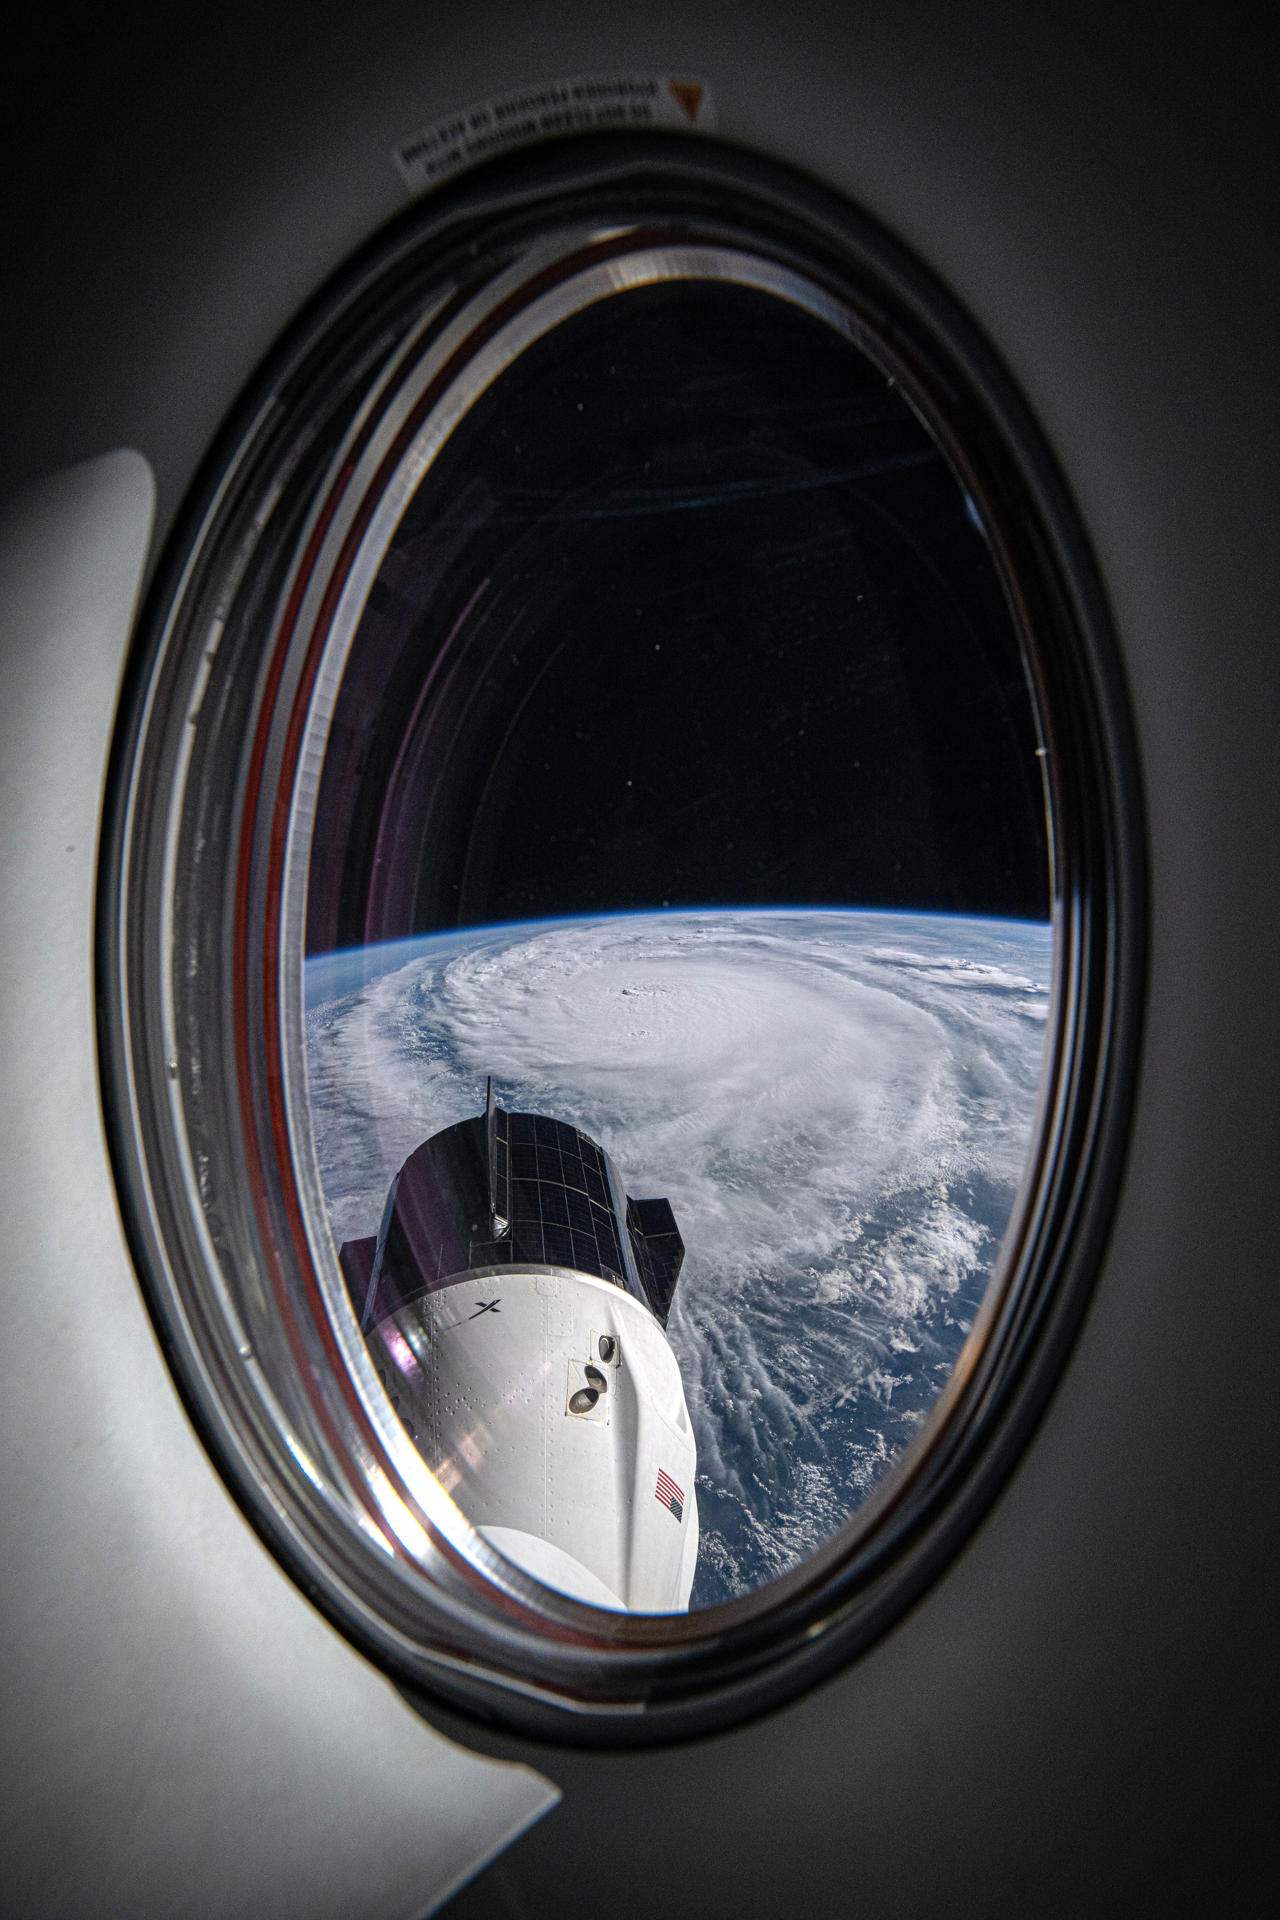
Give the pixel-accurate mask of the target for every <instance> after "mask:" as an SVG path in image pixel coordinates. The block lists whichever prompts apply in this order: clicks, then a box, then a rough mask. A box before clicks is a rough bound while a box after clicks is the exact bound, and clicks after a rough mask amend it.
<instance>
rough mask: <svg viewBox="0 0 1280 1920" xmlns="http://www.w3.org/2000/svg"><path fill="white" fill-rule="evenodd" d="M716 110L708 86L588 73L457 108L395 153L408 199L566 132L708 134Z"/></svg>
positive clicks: (662, 77) (678, 80)
mask: <svg viewBox="0 0 1280 1920" xmlns="http://www.w3.org/2000/svg"><path fill="white" fill-rule="evenodd" d="M714 126H715V108H714V105H713V103H712V100H711V97H710V95H709V93H708V91H707V88H706V86H705V84H704V83H703V82H702V81H701V80H693V79H690V78H688V77H687V76H678V77H671V76H669V75H666V74H634V73H622V74H586V75H582V76H581V77H580V78H578V79H576V80H553V81H549V82H547V84H545V85H542V86H532V87H516V88H513V89H512V90H511V92H510V93H500V94H497V95H495V97H494V98H493V99H492V100H482V101H480V102H479V104H478V105H476V106H472V107H463V108H460V109H459V111H458V112H457V113H450V114H446V115H444V116H443V118H441V119H439V120H434V121H432V123H431V125H430V126H427V127H423V129H422V131H421V132H420V133H415V134H413V135H412V136H411V138H410V139H408V140H405V141H403V142H402V143H401V144H400V146H398V147H397V148H396V151H395V156H394V157H395V163H396V168H397V170H398V172H399V174H400V177H401V179H402V180H403V181H404V183H405V185H406V186H407V187H408V189H409V191H410V193H425V192H426V191H427V189H428V188H429V187H434V186H438V185H439V183H440V182H441V181H442V180H447V179H448V178H449V177H450V175H451V174H455V173H461V172H462V170H463V169H464V168H465V167H474V166H477V165H478V164H479V163H480V161H482V160H490V159H492V158H493V156H494V154H495V153H505V152H507V151H508V150H509V149H510V148H512V147H525V146H530V145H532V143H533V142H534V141H536V140H554V139H558V138H559V137H560V135H562V134H566V133H597V132H600V131H602V130H604V129H609V130H610V131H617V130H618V129H619V128H621V129H622V130H624V131H625V130H627V129H635V128H645V127H666V128H678V129H680V130H681V131H683V132H685V133H688V132H689V131H690V129H691V128H692V129H694V130H696V131H698V132H709V131H711V130H712V129H713V128H714Z"/></svg>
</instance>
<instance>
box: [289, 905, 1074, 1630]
mask: <svg viewBox="0 0 1280 1920" xmlns="http://www.w3.org/2000/svg"><path fill="white" fill-rule="evenodd" d="M1051 962H1052V932H1051V929H1050V927H1049V926H1048V925H1045V924H1042V923H1040V922H1035V921H1010V920H995V919H985V918H965V917H962V916H957V915H949V914H933V913H918V912H912V913H902V912H895V911H892V910H885V909H878V908H877V909H841V908H796V909H788V908H767V909H759V908H743V909H734V908H714V909H692V908H687V909H675V910H658V911H650V912H641V913H636V912H627V913H618V914H602V915H598V916H575V917H574V918H572V919H567V918H566V919H555V920H538V921H522V922H514V923H510V924H507V925H499V926H489V927H481V928H467V929H463V930H450V931H449V932H447V933H440V934H426V935H422V936H420V937H418V938H416V939H412V940H407V941H400V942H396V943H395V944H394V945H384V946H380V947H370V948H365V949H354V950H350V949H349V950H347V951H345V952H342V953H337V954H324V955H319V956H316V957H313V958H312V959H310V960H308V961H307V963H306V968H305V998H306V1054H307V1073H308V1087H309V1102H310V1113H311V1125H312V1130H313V1135H314V1140H315V1147H316V1154H317V1160H318V1165H319V1170H320V1175H321V1181H322V1185H323V1189H324V1195H325V1202H326V1206H327V1208H328V1213H329V1220H330V1225H331V1228H332V1230H333V1234H334V1237H335V1240H336V1241H337V1242H338V1243H339V1244H340V1243H341V1242H342V1241H343V1240H345V1239H349V1238H354V1237H358V1236H361V1235H364V1234H368V1233H373V1232H376V1230H377V1225H378V1221H379V1219H380V1217H381V1213H382V1208H383V1204H384V1202H385V1199H386V1194H387V1189H388V1187H389V1185H390V1183H391V1179H392V1177H393V1176H394V1174H395V1173H396V1172H397V1170H398V1169H399V1167H400V1166H401V1165H402V1163H403V1161H404V1160H405V1159H406V1157H407V1156H408V1154H409V1153H411V1152H412V1150H413V1149H414V1148H415V1147H416V1146H418V1145H419V1143H420V1142H421V1141H423V1140H424V1139H426V1138H427V1136H428V1135H429V1134H432V1133H435V1132H437V1131H438V1130H439V1129H440V1128H441V1127H445V1126H449V1125H451V1124H452V1123H453V1122H454V1121H456V1120H461V1119H464V1118H466V1117H467V1116H468V1115H471V1114H475V1113H477V1112H478V1111H479V1110H480V1107H481V1105H482V1103H483V1097H484V1084H485V1079H486V1077H487V1076H488V1075H490V1074H491V1075H492V1076H493V1081H494V1086H495V1089H496V1090H497V1092H498V1095H499V1098H500V1099H501V1101H502V1103H503V1104H504V1105H505V1106H507V1107H510V1108H514V1109H517V1110H526V1111H533V1112H538V1113H545V1114H549V1115H551V1116H552V1117H554V1118H555V1119H559V1120H567V1121H570V1122H571V1123H572V1124H573V1125H575V1126H577V1127H580V1128H581V1129H582V1130H583V1131H584V1132H585V1133H588V1134H590V1135H591V1136H592V1137H593V1138H594V1139H596V1140H599V1141H600V1142H601V1144H602V1145H603V1146H604V1147H605V1148H606V1149H607V1150H608V1151H609V1153H610V1154H611V1155H612V1156H613V1158H614V1160H615V1161H616V1163H617V1166H618V1169H619V1171H620V1173H621V1175H622V1179H623V1183H624V1185H625V1186H626V1188H627V1191H628V1192H630V1193H633V1194H665V1195H666V1196H667V1197H668V1198H669V1199H670V1201H671V1204H672V1207H673V1208H674V1210H675V1215H676V1220H677V1222H678V1224H679V1227H680V1231H681V1234H682V1235H683V1238H684V1241H685V1247H686V1253H685V1262H684V1268H683V1271H682V1274H681V1277H680V1282H679V1285H678V1287H677V1290H676V1297H675V1303H674V1305H673V1308H672V1312H671V1319H670V1325H669V1329H668V1331H669V1334H670V1338H671V1343H672V1346H673V1348H674V1350H675V1353H676V1357H677V1359H678V1361H679V1363H680V1369H681V1373H682V1375H683V1377H684V1383H685V1394H686V1398H687V1400H688V1404H689V1412H690V1415H691V1417H692V1420H693V1424H694V1430H695V1435H696V1439H697V1447H698V1478H697V1493H698V1510H699V1519H700V1524H701V1528H702V1545H701V1549H700V1553H699V1559H698V1570H697V1574H696V1577H695V1581H694V1588H693V1595H692V1600H691V1604H692V1605H693V1606H695V1607H701V1606H709V1605H713V1604H715V1603H716V1602H719V1601H722V1600H728V1599H732V1598H735V1597H737V1596H738V1595H740V1594H743V1593H745V1592H748V1591H751V1590H753V1589H754V1588H756V1587H758V1586H760V1585H762V1584H763V1583H764V1582H765V1581H767V1580H769V1579H772V1578H775V1577H776V1576H777V1575H779V1574H781V1573H784V1572H785V1571H787V1569H788V1568H790V1567H792V1566H794V1565H795V1564H796V1563H797V1562H798V1561H799V1560H801V1559H803V1558H804V1557H805V1556H806V1555H807V1554H808V1553H810V1552H811V1551H812V1550H813V1549H814V1548H815V1547H817V1546H819V1545H820V1544H821V1543H822V1542H823V1541H824V1540H826V1539H827V1538H829V1537H830V1535H831V1534H832V1533H834V1532H835V1531H836V1530H837V1529H838V1528H839V1527H840V1526H841V1525H842V1524H843V1523H844V1522H845V1521H846V1520H847V1519H848V1518H849V1517H850V1515H851V1514H852V1513H853V1512H854V1511H855V1510H856V1509H857V1507H858V1506H859V1505H860V1504H861V1503H862V1502H863V1501H864V1500H865V1499H866V1497H867V1495H868V1494H869V1493H870V1492H871V1491H872V1489H873V1488H874V1487H875V1486H877V1485H878V1484H879V1482H880V1481H881V1480H882V1479H883V1477H884V1475H885V1473H886V1472H887V1471H888V1469H889V1468H890V1466H891V1465H892V1464H893V1461H894V1460H895V1459H896V1458H897V1457H898V1455H899V1454H900V1453H901V1452H902V1450H903V1448H904V1446H905V1445H906V1444H907V1443H908V1442H909V1441H910V1440H911V1439H912V1438H913V1437H914V1436H915V1434H916V1433H917V1431H918V1430H919V1428H920V1426H921V1424H922V1423H923V1421H924V1420H925V1419H926V1417H927V1415H928V1413H929V1411H930V1408H931V1407H932V1405H933V1403H934V1401H935V1399H936V1397H937V1394H938V1391H939V1389H940V1388H941V1386H942V1385H943V1384H944V1383H945V1381H946V1379H947V1378H948V1376H949V1375H950V1373H951V1370H952V1368H953V1366H954V1364H955V1360H956V1357H957V1355H958V1354H959V1351H960V1349H961V1347H962V1345H963V1343H964V1340H965V1337H966V1335H967V1333H968V1331H969V1328H970V1326H971V1324H972V1321H973V1317H974V1315H975V1313H976V1311H977V1309H978V1306H979V1304H980V1302H981V1300H982V1296H983V1294H984V1292H985V1290H986V1287H987V1284H988V1281H989V1279H990V1277H991V1274H992V1271H993V1268H994V1266H995V1263H996V1260H997V1257H998V1254H999V1251H1000V1245H1001V1242H1002V1240H1003V1238H1004V1234H1005V1230H1006V1227H1007V1225H1008V1222H1009V1217H1010V1214H1011V1212H1012V1209H1013V1206H1014V1203H1015V1200H1016V1197H1017V1192H1018V1188H1019V1184H1020V1182H1021V1180H1022V1177H1023V1172H1024V1168H1025V1166H1026V1162H1027V1157H1028V1152H1029V1149H1030V1145H1031V1140H1032V1135H1033V1131H1034V1128H1035V1124H1036V1113H1037V1103H1038V1092H1039V1083H1040V1077H1041V1068H1042V1056H1043V1047H1044V1035H1045V1028H1046V1020H1047V1015H1048V1005H1049V985H1050V972H1051Z"/></svg>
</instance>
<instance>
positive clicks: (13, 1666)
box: [0, 452, 558, 1920]
mask: <svg viewBox="0 0 1280 1920" xmlns="http://www.w3.org/2000/svg"><path fill="white" fill-rule="evenodd" d="M152 505H153V487H152V480H151V474H150V470H149V468H148V466H147V463H146V462H145V461H144V460H143V459H142V458H141V456H140V455H138V454H136V453H131V452H120V453H114V454H109V455H107V456H105V457H104V458H101V459H98V460H94V461H90V462H88V463H87V464H85V465H83V466H80V467H78V468H76V469H74V470H73V471H71V472H69V473H66V474H63V475H61V476H59V477H57V478H55V479H53V480H50V481H48V482H46V483H44V484H43V485H41V486H40V487H38V488H36V489H34V490H33V491H31V492H29V493H28V494H27V495H26V496H24V497H23V498H21V499H20V500H19V501H18V502H17V503H16V505H14V506H13V507H12V508H11V510H10V513H9V515H8V518H7V520H6V521H5V523H4V524H3V526H2V527H0V682H2V683H3V686H4V693H5V697H4V700H3V703H2V704H0V1219H2V1221H3V1242H4V1263H3V1274H2V1278H0V1286H2V1287H3V1299H4V1307H3V1313H4V1329H5V1337H4V1342H3V1348H2V1350H0V1351H2V1356H3V1357H2V1360H0V1365H2V1367H3V1372H2V1374H0V1509H2V1510H3V1512H4V1514H5V1527H6V1548H5V1553H4V1555H3V1567H4V1575H3V1594H2V1597H0V1617H2V1618H3V1620H4V1624H5V1630H6V1634H5V1665H6V1675H7V1678H6V1685H5V1699H6V1706H5V1724H4V1727H3V1732H2V1734H0V1741H2V1744H3V1750H4V1754H5V1759H6V1762H7V1763H8V1765H9V1767H10V1768H11V1769H12V1772H13V1778H12V1780H11V1782H10V1783H9V1784H8V1785H7V1786H6V1789H5V1792H4V1794H3V1797H2V1799H3V1809H4V1816H5V1823H6V1826H7V1828H8V1832H7V1833H6V1836H5V1841H4V1847H3V1851H4V1856H5V1859H6V1863H7V1865H6V1876H5V1877H6V1882H7V1886H6V1894H5V1905H6V1909H7V1910H8V1911H10V1912H13V1913H21V1914H23V1915H24V1916H26V1917H27V1920H33V1917H34V1916H36V1915H40V1914H46V1913H47V1914H53V1913H57V1914H89V1913H104V1912H108V1911H109V1912H111V1913H118V1914H125V1913H139V1914H140V1913H144V1912H145V1913H147V1914H159V1913H177V1912H190V1911H192V1910H198V1911H199V1912H200V1913H201V1914H202V1915H206V1916H210V1920H212V1917H213V1916H219V1915H233V1914H234V1915H242V1914H262V1915H268V1914H269V1915H271V1916H272V1920H276V1917H277V1916H278V1917H279V1920H287V1916H291V1915H296V1916H298V1920H321V1917H322V1916H328V1915H332V1916H333V1920H351V1916H353V1915H357V1914H358V1915H376V1914H382V1913H386V1914H395V1915H402V1914H414V1915H419V1914H422V1913H424V1912H426V1911H428V1910H431V1909H433V1908H434V1907H435V1906H436V1905H437V1904H438V1903H439V1902H440V1901H441V1900H443V1899H444V1898H445V1897H446V1896H447V1895H448V1893H449V1892H450V1891H452V1890H453V1889H454V1888H455V1887H456V1886H457V1885H458V1884H459V1883H460V1882H461V1881H463V1880H465V1879H466V1878H467V1877H468V1876H469V1875H470V1874H471V1873H473V1872H474V1871H475V1870H476V1869H477V1868H478V1867H479V1866H481V1865H483V1864H484V1862H485V1861H487V1860H488V1859H490V1858H491V1857H492V1856H493V1854H494V1853H496V1852H497V1851H498V1850H499V1849H500V1848H501V1847H503V1846H504V1845H505V1844H506V1843H507V1841H509V1840H510V1839H511V1838H512V1837H513V1836H514V1835H515V1834H516V1833H518V1832H520V1831H522V1830H523V1829H524V1828H525V1827H526V1826H527V1825H528V1824H529V1823H530V1822H531V1821H532V1820H535V1819H536V1818H537V1817H538V1815H539V1814H541V1813H543V1812H544V1811H545V1810H546V1809H547V1808H548V1807H549V1806H551V1805H553V1804H554V1802H555V1800H556V1799H557V1797H558V1795H557V1792H556V1789H555V1788H554V1787H552V1786H551V1785H550V1784H549V1783H548V1782H547V1781H545V1780H543V1779H542V1778H541V1777H540V1776H539V1775H538V1774H536V1773H534V1772H533V1771H532V1770H531V1769H529V1768H525V1767H520V1766H515V1765H508V1764H504V1763H500V1762H496V1761H492V1760H486V1759H481V1758H479V1757H477V1756H475V1755H472V1754H469V1753H466V1752H464V1751H463V1750H462V1749H461V1748H459V1747H456V1746H454V1745H453V1744H452V1743H451V1742H449V1741H448V1740H446V1739H444V1738H443V1737H442V1736H441V1735H439V1734H437V1733H435V1732H434V1731H432V1730H431V1729H430V1728H429V1727H427V1726H426V1725H425V1724H424V1722H423V1721H421V1720H420V1719H419V1718H418V1717H417V1716H416V1715H415V1714H413V1713H412V1711H411V1710H410V1709H409V1708H408V1707H407V1706H405V1705H404V1703H403V1702H402V1701H401V1699H400V1698H399V1696H398V1695H397V1693H396V1692H395V1690H394V1688H393V1687H392V1686H391V1685H390V1683H389V1682H388V1681H386V1680H384V1679H383V1678H382V1677H381V1675H379V1674H378V1673H377V1672H376V1671H375V1670H374V1669H373V1668H372V1667H371V1666H370V1665H369V1664H368V1663H367V1662H366V1661H365V1660H363V1659H361V1658H360V1657H359V1656H358V1655H357V1654H356V1653H354V1652H353V1651H352V1650H351V1649H350V1648H349V1647H348V1645H347V1644H346V1642H345V1641H344V1640H342V1639H341V1638H340V1637H339V1636H338V1635H337V1634H336V1633H334V1632H333V1631H332V1629H331V1628H330V1627H329V1626H328V1625H327V1624H326V1623H325V1622H324V1621H323V1620H322V1619H321V1618H320V1616H319V1615H318V1614H317V1613H316V1612H315V1611H314V1610H313V1609H312V1608H311V1607H310V1606H309V1605H308V1603H307V1602H306V1600H304V1598H303V1597H302V1595H301V1594H300V1593H299V1592H298V1591H297V1590H296V1589H295V1588H294V1587H293V1585H292V1584H291V1583H290V1582H289V1581H288V1580H286V1579H284V1578H283V1577H282V1576H281V1574H280V1571H279V1568H278V1567H277V1565H276V1563H275V1561H274V1560H273V1559H272V1558H271V1556H270V1554H269V1553H268V1552H267V1551H266V1549H265V1548H264V1547H262V1546H261V1545H260V1544H259V1542H258V1541H257V1539H256V1538H255V1536H254V1535H253V1533H252V1532H251V1531H250V1529H249V1527H248V1526H247V1525H246V1524H245V1522H244V1520H243V1518H242V1516H241V1515H240V1513H239V1512H238V1511H237V1509H236V1507H235V1506H234V1504H233V1503H232V1501H231V1498H230V1496H229V1494H228V1493H227V1491H226V1489H225V1487H224V1486H223V1483H222V1481H221V1479H220V1478H219V1476H218V1474H217V1473H216V1471H215V1470H214V1468H213V1467H212V1465H211V1464H210V1462H209V1460H208V1459H207V1457H206V1456H205V1453H204V1451H203V1449H202V1447H201V1445H200V1443H199V1441H198V1440H197V1438H196V1436H195V1434H194V1433H193V1432H192V1430H191V1427H190V1425H189V1424H188V1421H187V1418H186V1415H185V1414H184V1412H183V1410H182V1408H181V1406H180V1404H179V1402H178V1398H177V1395H176V1393H175V1391H174V1388H173V1385H172V1382H171V1380H170V1377H169V1374H168V1370H167V1368H166V1366H165V1363H164V1360H163V1357H162V1355H161V1354H160V1352H159V1349H158V1347H157V1345H156V1341H155V1336H154V1334H153V1332H152V1328H151V1324H150V1322H149V1320H148V1318H147V1315H146V1311H145V1309H144V1306H143V1302H142V1298H141V1296H140V1294H139V1291H138V1286H137V1282H136V1280H135V1278H134V1274H133V1271H132V1268H131V1266H130V1262H129V1256H128V1252H127V1250H126V1247H125V1243H124V1239H123V1236H122V1232H121V1227H120V1222H119V1218H118V1215H117V1212H116V1201H115V1191H114V1187H113V1183H112V1177H111V1171H110V1168H109V1165H108V1162H107V1156H106V1149H105V1144H104V1139H103V1130H102V1122H101V1115H100V1111H99V1101H98V1088H97V1070H96V1059H95V1037H94V1011H93V1002H92V992H91V989H92V971H91V966H90V957H91V954H92V942H93V895H94V879H95V864H96V857H97V837H98V816H99V808H100V804H101V792H102V780H103V771H104V766H105V761H106V754H107V746H108V741H109V737H110V730H111V723H112V718H113V710H114V706H115V697H116V687H117V681H118V678H119V674H120V669H121V662H122V659H123V654H124V647H125V641H126V638H127V634H128V629H129V623H130V619H131V616H132V611H133V602H134V598H135V595H136V593H137V588H138V582H139V578H140V575H141V572H142V568H143V565H144V563H145V559H146V553H147V544H148V537H149V533H150V526H151V515H152ZM56 1810H61V1811H56ZM51 1822H52V1823H53V1824H52V1825H51ZM55 1830H56V1831H57V1833H58V1842H57V1845H56V1846H51V1845H50V1834H51V1832H52V1831H55Z"/></svg>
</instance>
